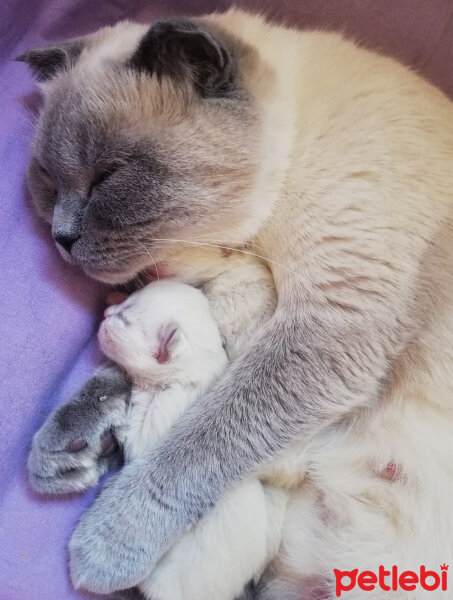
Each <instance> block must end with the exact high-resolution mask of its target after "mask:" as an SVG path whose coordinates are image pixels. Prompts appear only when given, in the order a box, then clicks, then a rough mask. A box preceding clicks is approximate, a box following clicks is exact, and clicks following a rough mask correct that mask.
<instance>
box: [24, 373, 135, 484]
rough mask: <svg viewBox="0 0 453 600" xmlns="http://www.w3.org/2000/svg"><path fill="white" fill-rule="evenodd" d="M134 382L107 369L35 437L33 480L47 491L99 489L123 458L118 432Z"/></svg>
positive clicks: (31, 464) (31, 460)
mask: <svg viewBox="0 0 453 600" xmlns="http://www.w3.org/2000/svg"><path fill="white" fill-rule="evenodd" d="M128 394H129V384H128V382H127V381H126V380H125V377H124V375H122V374H121V373H120V372H118V371H116V369H111V368H105V367H104V368H102V369H99V370H98V371H97V372H96V374H95V375H94V376H93V378H92V379H90V380H89V381H88V382H87V383H86V384H85V386H84V387H83V388H82V390H80V392H78V393H77V394H76V395H75V396H74V397H73V398H72V399H71V400H70V401H69V402H68V403H67V404H65V405H64V406H62V407H61V408H59V409H58V410H56V411H55V412H54V413H53V414H52V415H51V416H50V417H49V418H48V419H47V421H46V422H45V423H44V425H43V426H42V427H41V429H40V430H39V431H38V432H37V433H36V434H35V436H34V438H33V443H32V449H31V452H30V455H29V458H28V470H29V475H30V482H31V484H32V485H33V487H34V488H35V489H36V490H37V491H39V492H42V493H49V494H66V493H72V492H80V491H83V490H85V489H87V488H88V487H92V486H93V485H96V483H97V482H98V480H99V477H101V475H103V474H104V473H106V472H107V471H108V470H109V469H110V468H111V467H112V466H113V465H114V464H115V463H117V461H118V459H119V451H118V444H117V443H116V439H115V436H114V430H115V428H117V427H119V426H121V424H122V423H123V421H124V418H125V414H126V406H127V399H128Z"/></svg>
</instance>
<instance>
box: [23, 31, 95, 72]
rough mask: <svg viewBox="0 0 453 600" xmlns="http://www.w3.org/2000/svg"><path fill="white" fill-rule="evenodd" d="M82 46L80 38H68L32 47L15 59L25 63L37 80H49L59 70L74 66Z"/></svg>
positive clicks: (82, 42) (83, 44)
mask: <svg viewBox="0 0 453 600" xmlns="http://www.w3.org/2000/svg"><path fill="white" fill-rule="evenodd" d="M84 46H85V42H84V41H83V40H82V39H75V40H70V41H68V42H62V43H61V44H58V45H55V46H44V47H42V48H32V49H31V50H28V51H27V52H25V54H22V55H21V56H18V57H17V58H16V60H17V61H20V62H25V63H27V64H28V66H29V67H30V68H31V70H32V72H33V75H34V76H35V77H36V79H37V80H38V81H49V80H50V79H52V78H53V77H55V75H56V74H57V73H59V72H60V71H63V70H67V69H70V68H71V67H72V66H74V65H75V63H76V62H77V60H78V58H79V56H80V54H81V52H82V50H83V48H84Z"/></svg>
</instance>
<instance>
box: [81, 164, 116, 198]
mask: <svg viewBox="0 0 453 600" xmlns="http://www.w3.org/2000/svg"><path fill="white" fill-rule="evenodd" d="M117 170H118V167H110V168H109V169H104V170H103V171H98V173H97V174H96V175H95V177H94V179H93V180H92V182H91V185H90V189H89V192H88V195H89V196H91V194H92V192H93V190H95V189H96V188H97V187H98V186H100V185H101V183H104V182H105V181H107V179H108V178H109V177H111V176H112V175H113V173H115V172H116V171H117Z"/></svg>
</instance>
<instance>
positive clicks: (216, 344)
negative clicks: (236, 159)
mask: <svg viewBox="0 0 453 600" xmlns="http://www.w3.org/2000/svg"><path fill="white" fill-rule="evenodd" d="M99 342H100V345H101V348H102V350H103V352H104V353H105V354H106V355H107V356H109V357H110V358H111V359H112V360H114V361H115V362H117V363H118V364H120V365H121V366H123V367H124V368H125V369H126V371H127V372H128V374H129V376H130V377H131V379H132V381H133V389H132V395H131V400H130V407H129V412H128V417H127V421H126V423H125V424H124V425H123V426H122V427H121V428H120V429H119V430H118V431H117V432H116V434H117V437H118V440H119V441H120V443H122V445H123V447H124V451H125V457H126V460H127V461H130V460H133V459H134V458H136V457H138V456H140V455H141V454H142V453H144V452H145V451H146V450H148V449H149V448H150V447H152V446H153V445H154V444H156V443H157V442H158V441H159V439H161V438H162V437H163V436H164V435H165V434H166V433H167V431H168V430H169V429H170V427H171V426H172V425H173V424H174V423H175V421H177V420H178V419H179V417H181V415H182V414H183V413H184V411H185V410H186V409H187V408H189V406H190V405H191V404H192V403H193V402H195V401H196V400H198V399H199V398H200V397H201V395H202V394H203V393H204V392H205V391H206V389H207V388H208V387H209V385H210V384H211V383H212V381H213V380H214V379H215V378H216V377H217V376H218V375H220V374H221V373H222V372H223V370H224V369H225V367H226V366H227V362H228V359H227V355H226V352H225V350H224V349H223V347H222V339H221V336H220V333H219V329H218V327H217V324H216V322H215V320H214V318H213V316H212V314H211V311H210V308H209V304H208V301H207V299H206V298H205V296H204V295H203V294H202V293H201V292H200V291H199V290H197V289H195V288H193V287H191V286H189V285H186V284H183V283H178V282H176V281H161V282H155V283H151V284H150V285H148V286H147V287H145V288H144V289H142V290H140V291H138V292H135V293H134V294H132V295H131V296H130V297H129V298H127V299H126V300H125V301H124V302H123V303H122V304H120V305H115V306H111V307H110V308H108V309H107V310H106V312H105V320H104V321H103V323H102V325H101V327H100V330H99ZM285 507H286V494H285V492H283V491H279V490H276V489H273V488H270V487H264V486H263V485H262V484H261V483H260V482H259V481H258V480H257V479H249V480H247V481H244V482H242V483H240V484H238V485H237V486H235V487H234V488H232V489H231V490H229V491H228V492H227V493H226V494H224V496H223V497H222V498H221V500H220V501H219V502H218V503H217V504H216V506H215V508H214V509H213V510H212V512H211V513H210V514H208V515H207V516H206V517H205V518H204V519H203V520H202V521H200V523H199V524H198V525H197V526H196V527H194V528H193V529H192V530H191V531H190V532H189V533H187V534H186V535H185V536H184V537H183V538H182V539H180V540H179V541H178V542H177V543H176V544H175V546H174V547H173V548H172V549H171V550H170V551H169V552H168V553H167V554H166V556H164V557H163V559H162V560H161V561H160V562H159V564H158V566H157V568H156V569H155V570H154V571H153V572H152V574H151V575H150V576H149V577H148V578H147V579H146V580H145V581H144V582H142V584H141V585H140V586H139V588H140V589H141V591H142V592H143V593H144V594H145V596H146V597H147V598H149V599H152V600H232V598H234V597H235V596H236V595H237V594H239V593H240V592H241V590H242V588H243V587H244V586H245V585H246V584H247V582H248V581H249V580H251V579H253V578H255V579H256V578H258V577H259V576H260V575H261V573H262V571H263V570H264V568H265V566H266V564H267V563H268V562H269V560H270V559H271V558H272V557H273V556H275V554H276V552H277V550H278V546H279V541H280V532H281V528H282V523H283V515H284V510H285Z"/></svg>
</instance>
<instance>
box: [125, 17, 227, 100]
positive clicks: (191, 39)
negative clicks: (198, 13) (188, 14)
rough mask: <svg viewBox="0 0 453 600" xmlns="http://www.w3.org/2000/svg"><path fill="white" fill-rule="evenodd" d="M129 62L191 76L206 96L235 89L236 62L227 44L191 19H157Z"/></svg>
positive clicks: (163, 72) (137, 66) (148, 69)
mask: <svg viewBox="0 0 453 600" xmlns="http://www.w3.org/2000/svg"><path fill="white" fill-rule="evenodd" d="M130 65H131V66H132V67H133V68H135V69H139V70H141V71H146V72H148V73H150V74H151V75H152V74H156V75H157V76H158V77H162V75H169V76H171V77H176V78H182V77H189V78H190V79H191V80H192V81H193V82H194V83H195V85H196V87H197V89H198V91H199V92H200V93H201V94H202V95H203V96H205V97H208V96H224V95H228V94H229V93H230V92H231V91H232V89H233V88H234V63H233V60H232V57H231V54H230V52H229V51H228V49H227V48H226V47H225V44H224V43H223V42H222V41H221V40H219V39H218V38H217V37H216V36H215V35H214V34H213V33H211V32H209V31H208V30H207V29H204V27H202V26H201V25H199V24H198V23H196V22H194V21H190V20H189V19H171V20H168V21H157V22H156V23H155V24H154V25H152V27H151V28H150V29H149V30H148V32H147V33H146V35H145V36H144V37H143V38H142V40H141V42H140V44H139V46H138V48H137V50H136V51H135V53H134V55H133V56H132V58H131V61H130Z"/></svg>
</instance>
